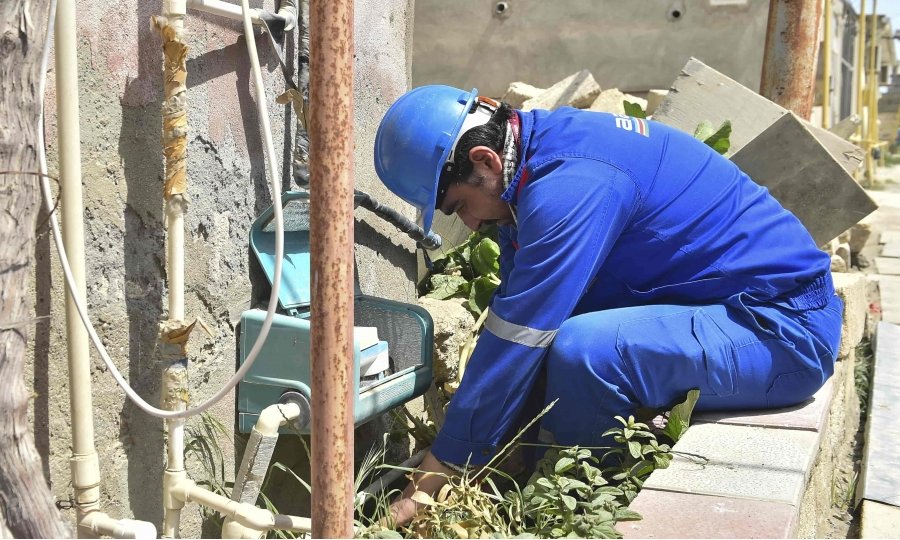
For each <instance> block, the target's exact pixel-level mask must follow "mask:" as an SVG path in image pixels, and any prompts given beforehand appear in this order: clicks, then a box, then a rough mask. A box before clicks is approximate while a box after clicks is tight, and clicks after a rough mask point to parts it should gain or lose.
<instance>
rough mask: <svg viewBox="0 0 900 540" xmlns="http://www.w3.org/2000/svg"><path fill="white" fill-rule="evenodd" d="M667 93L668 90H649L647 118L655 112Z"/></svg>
mask: <svg viewBox="0 0 900 540" xmlns="http://www.w3.org/2000/svg"><path fill="white" fill-rule="evenodd" d="M668 93H669V91H668V90H650V91H649V92H647V116H650V115H652V114H653V113H654V111H656V109H657V107H659V104H660V103H662V102H663V100H664V99H666V95H667V94H668Z"/></svg>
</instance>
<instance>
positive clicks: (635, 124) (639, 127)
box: [614, 114, 650, 137]
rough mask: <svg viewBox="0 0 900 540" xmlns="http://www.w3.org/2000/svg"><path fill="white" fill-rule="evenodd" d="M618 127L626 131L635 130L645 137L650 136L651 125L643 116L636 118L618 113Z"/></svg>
mask: <svg viewBox="0 0 900 540" xmlns="http://www.w3.org/2000/svg"><path fill="white" fill-rule="evenodd" d="M614 116H615V117H616V127H617V128H620V129H624V130H625V131H633V132H635V133H637V134H639V135H643V136H644V137H649V136H650V126H649V125H648V124H647V121H646V120H644V119H643V118H634V117H631V116H626V115H624V114H616V115H614Z"/></svg>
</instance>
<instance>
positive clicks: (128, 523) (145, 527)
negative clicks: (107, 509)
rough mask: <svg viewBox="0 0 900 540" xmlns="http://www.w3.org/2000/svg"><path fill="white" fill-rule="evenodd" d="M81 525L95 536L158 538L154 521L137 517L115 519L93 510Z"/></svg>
mask: <svg viewBox="0 0 900 540" xmlns="http://www.w3.org/2000/svg"><path fill="white" fill-rule="evenodd" d="M80 525H81V528H83V529H85V530H86V531H87V532H90V533H91V536H93V537H94V538H97V537H100V536H110V537H112V538H140V539H144V540H149V539H151V538H156V527H155V526H154V525H153V524H152V523H149V522H147V521H138V520H135V519H113V518H111V517H109V516H108V515H106V514H104V513H103V512H91V513H90V514H88V515H86V516H85V517H84V520H83V521H82V522H81V524H80Z"/></svg>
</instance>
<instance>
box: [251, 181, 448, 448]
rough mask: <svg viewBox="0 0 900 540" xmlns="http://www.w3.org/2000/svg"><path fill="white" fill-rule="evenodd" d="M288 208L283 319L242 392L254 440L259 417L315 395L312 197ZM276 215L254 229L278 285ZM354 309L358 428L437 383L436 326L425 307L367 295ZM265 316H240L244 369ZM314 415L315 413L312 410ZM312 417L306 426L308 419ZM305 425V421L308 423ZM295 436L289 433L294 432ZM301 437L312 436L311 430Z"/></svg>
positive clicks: (296, 195) (254, 244) (261, 257)
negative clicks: (434, 369) (265, 411)
mask: <svg viewBox="0 0 900 540" xmlns="http://www.w3.org/2000/svg"><path fill="white" fill-rule="evenodd" d="M282 205H283V209H284V228H285V232H284V261H283V263H282V276H281V290H280V291H279V294H278V300H279V305H280V308H281V309H280V313H277V314H276V315H275V318H274V319H273V321H272V328H271V329H270V331H269V335H268V336H267V338H266V341H265V344H264V345H263V347H262V349H261V350H260V352H259V355H258V356H257V358H256V361H255V362H254V363H253V366H252V367H251V368H250V370H249V371H248V372H247V374H246V375H245V376H244V379H243V380H242V381H241V382H240V384H239V385H238V396H237V402H238V429H239V430H240V431H241V432H242V433H249V432H250V430H251V429H252V428H253V426H254V425H255V424H256V420H257V419H258V417H259V414H260V412H262V410H263V409H265V408H266V407H268V406H269V405H272V404H275V403H278V402H279V401H280V400H282V398H283V397H285V396H286V395H290V396H291V397H292V399H293V400H295V401H296V400H297V399H299V400H300V401H301V402H305V404H306V405H309V403H310V401H309V400H310V397H311V395H312V393H313V392H315V388H313V387H312V377H311V370H310V328H311V326H312V325H313V324H315V321H314V320H311V318H310V298H311V290H310V244H309V195H308V193H306V192H299V191H297V192H287V193H285V194H284V195H283V196H282ZM273 216H274V211H273V209H272V208H271V207H270V208H269V209H267V210H266V211H265V212H263V214H262V215H261V216H260V217H259V218H258V219H257V220H256V221H255V222H254V223H253V226H252V227H251V229H250V247H251V250H252V251H253V253H254V255H255V256H256V258H257V260H258V261H259V264H260V266H261V267H262V269H263V271H264V272H265V274H266V276H267V278H268V280H269V283H270V284H271V282H272V278H273V272H274V266H275V224H274V219H273ZM355 291H356V292H355V295H354V305H353V312H354V315H353V319H354V320H353V324H354V331H353V334H354V337H353V357H352V358H347V359H346V361H347V362H352V363H353V378H352V385H353V389H352V390H353V395H354V422H355V425H357V426H358V425H360V424H362V423H365V422H366V421H368V420H371V419H372V418H374V417H375V416H378V415H379V414H382V413H384V412H387V411H388V410H390V409H392V408H394V407H396V406H398V405H402V404H403V403H406V402H407V401H409V400H411V399H413V398H416V397H418V396H420V395H422V394H424V393H425V391H426V390H427V389H428V387H429V385H430V384H431V379H432V347H433V343H434V323H433V321H432V319H431V316H430V315H429V314H428V312H427V311H426V310H424V309H423V308H421V307H420V306H417V305H413V304H406V303H402V302H396V301H393V300H388V299H385V298H378V297H374V296H368V295H364V294H362V293H361V291H360V288H359V284H358V283H356V284H355ZM265 317H266V312H265V311H264V310H260V309H251V310H248V311H245V312H244V313H243V314H242V315H241V334H240V339H239V358H238V361H239V362H240V364H241V365H243V363H244V361H245V360H246V358H247V355H248V354H249V353H250V349H251V348H252V347H253V344H254V343H255V342H256V338H257V336H258V335H259V333H260V330H261V329H262V325H263V321H264V320H265ZM310 412H311V414H315V411H310ZM308 418H309V417H308V416H307V420H308ZM301 423H302V422H301ZM290 431H292V430H285V432H290ZM301 432H303V433H308V432H309V424H308V423H306V425H305V426H303V428H302V429H301Z"/></svg>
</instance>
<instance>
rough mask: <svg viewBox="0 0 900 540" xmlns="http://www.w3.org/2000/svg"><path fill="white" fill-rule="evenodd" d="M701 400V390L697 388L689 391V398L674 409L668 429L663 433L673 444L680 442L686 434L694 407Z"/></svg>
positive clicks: (664, 429)
mask: <svg viewBox="0 0 900 540" xmlns="http://www.w3.org/2000/svg"><path fill="white" fill-rule="evenodd" d="M699 399H700V390H697V389H696V388H695V389H693V390H689V391H688V393H687V398H686V399H685V400H684V401H683V402H682V403H679V404H678V405H675V406H674V407H672V411H671V412H670V413H669V421H668V422H667V423H666V427H665V428H663V433H665V434H666V436H668V437H669V438H670V439H672V442H673V443H675V442H678V440H679V439H681V436H682V435H684V432H685V431H687V428H688V426H690V425H691V413H693V412H694V406H695V405H697V401H698V400H699Z"/></svg>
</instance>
